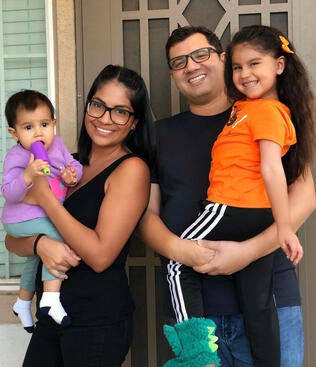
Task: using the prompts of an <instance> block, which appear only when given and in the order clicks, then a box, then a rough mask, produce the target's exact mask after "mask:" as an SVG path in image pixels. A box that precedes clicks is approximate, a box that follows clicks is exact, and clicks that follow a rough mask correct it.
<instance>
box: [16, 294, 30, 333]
mask: <svg viewBox="0 0 316 367" xmlns="http://www.w3.org/2000/svg"><path fill="white" fill-rule="evenodd" d="M31 306H32V300H30V301H24V300H23V299H21V298H19V297H18V298H17V300H16V302H15V304H14V305H13V312H14V313H15V314H16V315H17V316H18V317H19V318H20V320H21V322H22V325H23V327H24V328H25V330H26V331H29V332H32V331H33V330H32V331H31V329H32V328H33V327H34V321H33V315H32V311H31ZM26 328H29V330H28V329H26Z"/></svg>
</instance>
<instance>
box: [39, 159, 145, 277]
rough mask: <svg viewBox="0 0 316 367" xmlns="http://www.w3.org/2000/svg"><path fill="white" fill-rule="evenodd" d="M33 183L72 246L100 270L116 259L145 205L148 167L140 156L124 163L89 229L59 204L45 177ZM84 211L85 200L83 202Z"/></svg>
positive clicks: (111, 178)
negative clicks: (94, 224)
mask: <svg viewBox="0 0 316 367" xmlns="http://www.w3.org/2000/svg"><path fill="white" fill-rule="evenodd" d="M38 181H41V182H36V183H35V185H34V193H33V194H34V195H33V198H35V199H36V201H37V203H38V204H39V205H40V206H41V207H42V208H43V209H44V210H45V211H46V213H47V215H48V216H49V218H50V219H51V221H52V222H53V223H54V225H55V226H56V228H57V229H58V231H59V233H60V234H61V236H62V237H63V238H64V239H65V241H66V242H67V243H68V244H69V246H70V247H71V248H72V249H73V250H74V251H75V252H76V253H77V254H78V255H79V256H80V257H81V258H82V260H83V261H85V262H86V263H87V264H88V265H89V266H91V267H92V268H93V269H94V270H95V271H97V272H100V271H103V270H104V269H106V268H107V267H109V266H110V265H111V264H112V263H113V261H114V260H115V259H116V257H117V256H118V254H119V253H120V251H121V250H122V248H123V246H124V244H125V243H126V241H127V240H128V238H129V237H130V236H131V234H132V232H133V230H134V228H135V226H136V224H137V222H138V221H139V218H140V217H141V215H142V213H143V211H144V210H145V208H146V205H147V202H148V197H149V170H148V167H147V166H146V164H145V163H144V162H143V161H142V160H141V159H139V158H136V157H135V158H130V159H128V160H126V161H124V162H122V163H121V164H120V165H119V167H118V168H117V169H116V170H115V171H114V172H113V173H112V174H111V175H110V176H109V178H108V179H107V180H106V183H105V196H104V199H103V202H102V204H101V207H100V210H99V215H98V221H97V224H96V227H95V228H94V229H90V228H88V227H86V226H84V225H83V224H81V223H80V222H79V221H77V220H76V219H75V218H74V217H72V215H71V214H70V213H68V211H67V210H66V209H65V208H64V207H63V206H62V205H61V204H60V203H59V201H58V200H57V199H56V198H55V196H54V194H53V193H52V192H51V191H50V190H49V189H48V187H47V184H46V183H45V182H44V180H38ZM82 210H84V203H82Z"/></svg>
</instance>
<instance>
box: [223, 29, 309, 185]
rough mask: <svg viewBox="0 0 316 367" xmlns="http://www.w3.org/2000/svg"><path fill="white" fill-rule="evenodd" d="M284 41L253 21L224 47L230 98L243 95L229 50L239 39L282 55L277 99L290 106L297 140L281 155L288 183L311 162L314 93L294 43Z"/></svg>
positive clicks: (239, 97) (275, 30) (302, 172)
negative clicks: (282, 61) (235, 79)
mask: <svg viewBox="0 0 316 367" xmlns="http://www.w3.org/2000/svg"><path fill="white" fill-rule="evenodd" d="M280 36H281V38H280ZM282 37H284V38H283V42H282ZM287 42H288V40H287V38H286V37H285V36H284V35H283V34H282V32H281V31H279V30H278V29H276V28H273V27H268V26H264V25H253V26H248V27H244V28H242V29H241V30H240V31H239V32H237V33H236V34H235V35H234V37H233V39H232V41H231V42H230V43H229V45H228V46H227V49H226V63H225V83H226V88H227V95H228V97H229V98H231V99H232V100H233V101H236V100H239V99H244V98H245V96H244V95H243V94H242V93H240V92H239V91H238V90H237V88H236V87H235V85H234V83H233V67H232V54H233V51H234V48H235V46H237V45H239V44H241V43H248V44H250V45H252V46H253V47H254V48H255V49H257V50H258V51H259V52H263V53H266V54H271V55H272V56H273V57H275V58H278V57H280V56H284V58H285V68H284V71H283V73H282V74H281V75H278V76H277V93H278V98H279V100H280V101H281V102H282V103H284V104H285V105H286V106H288V107H289V108H290V110H291V119H292V122H293V124H294V126H295V130H296V135H297V144H295V145H292V146H291V148H290V150H289V152H288V153H287V154H286V155H285V156H284V157H283V165H284V170H285V173H286V177H287V181H288V184H291V183H293V182H294V181H295V180H296V178H298V177H299V176H300V175H301V174H304V172H305V170H306V166H307V165H308V164H310V163H311V161H312V159H313V153H314V149H315V146H316V136H315V113H314V109H315V108H314V106H315V105H314V96H313V92H312V90H311V87H310V82H309V79H308V73H307V71H306V69H305V67H304V65H303V63H302V62H301V61H300V59H299V57H298V56H297V54H296V51H295V48H294V46H293V44H292V43H291V42H289V43H288V44H287ZM286 44H287V45H286ZM291 51H293V53H292V52H291Z"/></svg>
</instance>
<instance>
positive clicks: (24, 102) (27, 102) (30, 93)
mask: <svg viewBox="0 0 316 367" xmlns="http://www.w3.org/2000/svg"><path fill="white" fill-rule="evenodd" d="M40 104H44V105H46V106H47V107H48V108H49V111H50V117H51V119H52V120H53V119H54V118H55V117H54V116H55V110H54V106H53V105H52V102H51V101H50V100H49V98H48V97H46V96H45V94H43V93H41V92H38V91H37V90H30V89H24V90H21V91H20V92H17V93H15V94H12V96H11V97H10V98H9V99H8V101H7V103H6V105H5V117H6V119H7V121H8V125H9V127H12V128H14V127H15V124H16V113H17V110H18V109H19V108H24V109H26V110H27V111H34V110H35V109H36V108H37V107H38V106H39V105H40Z"/></svg>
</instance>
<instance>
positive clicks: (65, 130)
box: [53, 0, 77, 152]
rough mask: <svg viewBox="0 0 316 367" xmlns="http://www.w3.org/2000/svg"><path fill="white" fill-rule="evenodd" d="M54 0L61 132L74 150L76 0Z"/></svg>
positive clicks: (57, 93) (75, 127)
mask: <svg viewBox="0 0 316 367" xmlns="http://www.w3.org/2000/svg"><path fill="white" fill-rule="evenodd" d="M53 1H54V7H53V9H54V29H55V35H54V36H55V41H54V44H55V45H54V47H55V73H56V111H57V119H58V124H57V133H58V134H59V135H61V137H62V138H63V140H64V142H65V144H66V145H67V147H68V149H69V150H70V151H71V152H75V151H76V144H77V92H76V46H75V20H74V0H53Z"/></svg>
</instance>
